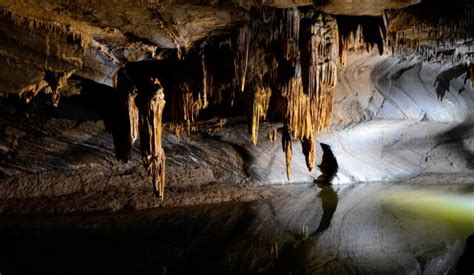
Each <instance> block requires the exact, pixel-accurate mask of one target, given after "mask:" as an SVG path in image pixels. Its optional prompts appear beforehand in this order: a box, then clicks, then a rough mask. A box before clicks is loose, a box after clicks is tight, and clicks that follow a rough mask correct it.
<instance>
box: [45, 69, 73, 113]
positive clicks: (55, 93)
mask: <svg viewBox="0 0 474 275" xmlns="http://www.w3.org/2000/svg"><path fill="white" fill-rule="evenodd" d="M72 74H73V72H53V71H49V70H48V71H46V74H45V77H44V79H45V81H46V82H47V83H48V87H47V90H46V93H51V94H52V101H53V105H54V106H58V104H59V99H60V98H61V90H62V89H64V88H65V87H66V86H67V80H68V79H69V78H70V77H71V75H72Z"/></svg>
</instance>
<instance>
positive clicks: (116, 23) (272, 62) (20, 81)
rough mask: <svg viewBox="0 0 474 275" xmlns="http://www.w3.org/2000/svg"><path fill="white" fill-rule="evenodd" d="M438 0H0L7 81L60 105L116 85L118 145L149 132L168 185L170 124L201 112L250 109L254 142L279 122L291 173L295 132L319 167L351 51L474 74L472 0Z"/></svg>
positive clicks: (123, 149)
mask: <svg viewBox="0 0 474 275" xmlns="http://www.w3.org/2000/svg"><path fill="white" fill-rule="evenodd" d="M443 2H444V1H435V0H431V1H430V0H425V1H423V2H421V1H420V0H378V1H377V0H372V1H364V0H354V1H344V0H327V1H308V0H291V1H290V0H288V1H286V0H263V1H252V0H232V1H216V0H192V1H184V0H176V1H173V0H168V1H158V0H141V1H103V0H70V1H60V0H22V1H17V0H0V9H1V11H0V62H1V63H2V65H3V66H2V70H0V93H2V94H19V95H21V97H23V98H24V99H25V100H26V101H29V100H31V99H32V98H34V97H35V96H36V95H37V94H38V93H39V92H45V93H48V94H51V95H52V101H53V103H54V105H58V104H59V102H60V97H61V95H68V94H80V93H85V92H86V91H84V89H85V88H84V87H90V86H91V85H92V86H93V87H94V88H93V90H100V89H102V90H108V89H109V90H111V91H112V92H111V94H112V95H113V96H111V99H110V102H111V104H113V102H116V103H117V104H116V105H117V108H116V110H115V112H116V113H117V122H116V123H115V124H114V126H113V127H112V133H113V135H114V142H115V146H116V152H117V157H118V158H119V159H122V160H124V161H127V159H128V155H129V153H130V148H131V147H132V145H133V143H134V142H135V140H137V138H138V137H140V146H141V152H142V156H143V162H144V164H145V167H146V169H147V171H148V173H149V175H150V177H151V178H152V179H153V181H154V184H155V186H156V189H157V191H159V192H160V193H163V187H164V166H165V164H164V163H165V152H164V151H163V149H162V148H161V147H162V146H161V132H162V123H164V122H171V123H172V124H171V125H168V130H170V131H172V132H174V133H175V134H176V135H177V136H180V135H181V134H182V133H183V132H188V133H191V132H193V131H196V129H197V126H195V125H194V123H195V122H197V121H198V120H203V119H209V118H211V117H222V116H224V115H223V113H226V115H229V113H230V115H236V116H238V115H246V116H247V117H248V118H249V119H248V123H249V127H248V128H249V133H250V138H251V139H252V141H253V143H255V144H256V143H257V141H258V129H259V122H260V121H261V120H262V119H266V120H270V121H278V122H283V124H284V126H283V129H282V134H281V142H282V147H283V151H284V152H285V155H286V161H287V174H288V178H289V177H290V175H291V161H292V146H291V144H292V142H291V140H295V139H296V140H300V141H301V144H302V148H303V153H304V155H305V156H306V164H307V167H308V169H309V170H312V169H313V166H314V155H315V153H314V150H315V133H316V132H324V131H326V130H327V129H328V128H329V127H330V123H331V113H332V102H333V97H332V94H333V91H334V89H335V86H336V85H337V74H338V70H339V69H340V68H342V67H344V65H345V63H346V59H347V53H348V52H355V53H357V52H366V51H369V52H370V51H372V50H373V49H374V50H376V51H378V53H379V54H394V55H400V56H405V57H407V56H411V57H413V56H416V57H418V58H420V59H421V60H424V61H439V62H447V61H449V62H452V63H453V64H455V65H456V66H455V67H453V68H454V69H453V70H452V71H450V72H448V73H447V75H446V76H443V77H442V78H440V79H439V83H440V85H441V86H442V85H446V83H447V85H448V86H449V79H451V78H453V77H458V76H461V75H464V74H466V75H467V76H466V78H471V80H472V79H473V78H474V72H473V69H472V65H471V64H472V55H473V52H474V50H473V44H474V43H473V37H474V35H473V32H474V30H473V29H474V28H473V18H474V16H473V15H474V12H473V11H474V9H473V7H472V4H470V3H469V2H468V1H461V0H459V1H454V2H453V3H451V4H449V5H448V4H446V3H443ZM91 83H92V84H91ZM89 92H90V91H89ZM443 92H444V91H443V88H442V87H441V88H440V93H443ZM112 97H114V98H112ZM223 106H224V107H223ZM226 108H230V109H231V110H232V111H231V112H228V111H224V112H222V110H223V109H224V110H227V109H226ZM232 108H233V109H232ZM236 109H237V110H236ZM242 110H244V112H242ZM275 131H276V129H275V130H274V132H272V133H269V136H273V139H275V136H276V134H275V133H276V132H275Z"/></svg>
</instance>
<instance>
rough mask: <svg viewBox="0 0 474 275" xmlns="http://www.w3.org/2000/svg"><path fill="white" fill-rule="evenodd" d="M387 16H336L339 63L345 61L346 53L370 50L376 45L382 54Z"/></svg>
mask: <svg viewBox="0 0 474 275" xmlns="http://www.w3.org/2000/svg"><path fill="white" fill-rule="evenodd" d="M387 20H388V18H387V16H383V17H373V16H358V17H354V16H337V25H338V29H339V64H340V66H341V67H344V66H345V64H346V63H347V53H348V52H349V51H351V52H364V51H367V52H371V51H372V49H373V48H374V47H375V46H377V49H378V51H379V54H380V55H382V54H383V53H384V51H385V48H386V44H387V22H388V21H387Z"/></svg>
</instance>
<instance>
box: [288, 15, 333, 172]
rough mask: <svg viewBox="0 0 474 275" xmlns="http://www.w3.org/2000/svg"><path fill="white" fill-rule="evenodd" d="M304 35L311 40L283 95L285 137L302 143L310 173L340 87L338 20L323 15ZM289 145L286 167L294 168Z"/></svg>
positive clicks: (301, 52)
mask: <svg viewBox="0 0 474 275" xmlns="http://www.w3.org/2000/svg"><path fill="white" fill-rule="evenodd" d="M303 31H308V32H310V33H309V39H308V40H307V41H305V43H307V45H305V47H304V48H303V49H302V50H301V49H300V52H299V56H298V58H299V60H300V62H298V63H296V65H295V66H294V72H293V76H292V77H291V78H290V79H289V81H288V82H287V83H286V84H284V85H283V87H282V88H281V92H282V95H283V96H284V97H285V98H286V101H287V113H286V119H285V120H286V131H288V133H287V134H286V135H284V136H286V139H290V140H291V138H294V139H298V140H300V141H301V143H302V147H303V154H304V155H305V158H306V166H307V167H308V169H309V170H310V171H311V170H312V169H313V168H314V159H315V155H316V148H315V135H316V133H317V132H323V131H327V129H328V128H329V125H330V122H331V114H332V104H333V93H334V89H335V86H336V83H337V67H338V60H339V48H338V45H339V33H338V28H337V22H336V20H335V19H334V18H333V17H331V16H329V15H322V14H319V15H317V17H315V19H314V22H313V23H312V25H311V27H310V28H308V29H307V30H303ZM295 39H296V37H295ZM300 64H301V65H300ZM303 64H304V65H305V66H303ZM303 74H305V75H304V76H306V77H303ZM305 81H307V83H304V82H305ZM305 87H307V88H305ZM305 89H307V90H305ZM288 143H291V141H288V140H286V141H285V142H284V148H283V149H284V150H285V154H286V159H287V165H291V163H290V162H291V153H292V150H291V146H289V145H288ZM287 170H288V172H289V171H291V169H287ZM289 177H290V174H289V173H288V178H289Z"/></svg>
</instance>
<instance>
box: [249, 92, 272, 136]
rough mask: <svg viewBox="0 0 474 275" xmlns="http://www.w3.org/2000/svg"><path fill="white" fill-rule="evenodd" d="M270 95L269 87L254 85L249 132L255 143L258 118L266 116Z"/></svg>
mask: <svg viewBox="0 0 474 275" xmlns="http://www.w3.org/2000/svg"><path fill="white" fill-rule="evenodd" d="M271 95H272V91H271V89H270V88H265V87H262V86H258V87H256V89H255V91H254V92H253V102H252V114H251V117H252V118H251V125H250V133H251V135H252V141H253V144H257V141H258V130H259V125H260V119H265V118H266V116H267V111H268V107H269V105H270V97H271Z"/></svg>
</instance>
